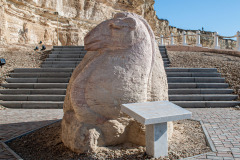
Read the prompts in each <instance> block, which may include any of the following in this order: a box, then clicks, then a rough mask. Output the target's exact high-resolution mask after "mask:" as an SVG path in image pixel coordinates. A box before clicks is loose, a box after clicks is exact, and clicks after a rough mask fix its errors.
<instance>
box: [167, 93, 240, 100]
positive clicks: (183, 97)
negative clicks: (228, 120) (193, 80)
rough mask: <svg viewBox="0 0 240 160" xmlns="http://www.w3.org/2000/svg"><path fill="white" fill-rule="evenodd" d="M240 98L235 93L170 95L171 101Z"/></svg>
mask: <svg viewBox="0 0 240 160" xmlns="http://www.w3.org/2000/svg"><path fill="white" fill-rule="evenodd" d="M237 98H238V96H237V95H233V94H210V95H209V94H194V95H192V94H188V95H169V101H232V100H236V99H237Z"/></svg>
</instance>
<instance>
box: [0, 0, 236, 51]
mask: <svg viewBox="0 0 240 160" xmlns="http://www.w3.org/2000/svg"><path fill="white" fill-rule="evenodd" d="M153 5H154V0H1V1H0V16H1V19H0V44H36V43H37V42H39V41H40V40H41V41H44V43H45V44H47V45H56V44H57V43H58V44H59V45H83V37H84V36H85V35H86V33H87V32H89V31H90V30H91V29H92V28H94V27H95V26H96V25H97V24H99V23H100V22H102V21H104V20H106V19H109V18H112V16H113V15H114V14H115V13H117V12H120V11H129V12H134V13H137V14H139V15H141V16H143V17H144V18H145V19H146V20H147V21H148V23H149V24H150V25H151V27H152V29H153V30H154V33H155V35H156V37H160V35H165V36H169V35H170V33H171V32H173V33H179V32H181V30H179V29H177V28H174V27H171V26H169V22H168V21H167V20H160V19H158V18H157V16H156V12H155V10H154V7H153ZM55 12H58V13H59V23H57V15H56V14H54V13H55ZM58 25H59V38H57V28H58V27H57V26H58ZM57 41H58V42H57ZM189 41H190V42H191V41H193V42H194V39H193V40H189ZM203 41H204V42H203V43H206V44H207V45H209V44H211V42H212V41H211V39H209V40H208V39H207V40H203ZM167 42H169V41H167ZM180 42H181V38H179V40H178V43H180ZM233 43H234V42H232V41H223V42H220V44H222V46H224V47H225V46H226V47H227V46H230V47H229V48H231V46H232V45H234V44H233Z"/></svg>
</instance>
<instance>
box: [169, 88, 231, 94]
mask: <svg viewBox="0 0 240 160" xmlns="http://www.w3.org/2000/svg"><path fill="white" fill-rule="evenodd" d="M231 93H233V89H192V88H191V89H169V90H168V94H169V95H176V94H231Z"/></svg>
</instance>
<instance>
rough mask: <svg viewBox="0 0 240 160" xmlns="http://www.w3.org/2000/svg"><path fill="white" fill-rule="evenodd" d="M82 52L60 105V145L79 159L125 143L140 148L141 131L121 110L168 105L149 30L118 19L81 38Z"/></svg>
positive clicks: (127, 16) (131, 17) (131, 19)
mask: <svg viewBox="0 0 240 160" xmlns="http://www.w3.org/2000/svg"><path fill="white" fill-rule="evenodd" d="M85 49H86V50H88V52H87V54H86V56H85V57H84V59H83V61H82V62H81V64H79V66H77V68H76V69H75V71H74V72H73V75H72V77H71V79H70V83H69V85H68V89H67V94H66V98H65V102H64V117H63V121H62V140H63V142H64V144H65V145H66V146H68V147H69V148H71V149H72V150H73V151H75V152H79V153H82V152H86V151H97V148H98V146H107V145H116V144H121V143H124V142H131V143H135V144H140V145H145V133H144V127H143V126H142V125H140V124H139V123H137V122H136V121H134V119H132V118H130V117H128V116H127V115H126V114H123V113H122V112H120V109H121V107H120V105H121V104H124V103H134V102H146V101H159V100H168V86H167V78H166V73H165V70H164V66H163V61H162V59H161V55H160V53H159V50H158V49H157V45H156V43H155V37H154V33H153V31H152V29H151V27H150V26H149V25H148V23H147V22H146V21H145V20H144V19H143V18H142V17H140V16H138V15H137V14H131V13H118V14H116V15H115V17H114V18H113V19H110V20H107V21H104V22H102V23H101V24H100V25H98V26H97V27H96V28H94V29H93V30H92V31H91V32H89V33H88V34H87V35H86V37H85Z"/></svg>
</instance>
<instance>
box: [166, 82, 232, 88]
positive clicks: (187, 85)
mask: <svg viewBox="0 0 240 160" xmlns="http://www.w3.org/2000/svg"><path fill="white" fill-rule="evenodd" d="M228 87H229V85H228V83H168V88H169V89H177V88H186V89H187V88H228Z"/></svg>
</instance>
